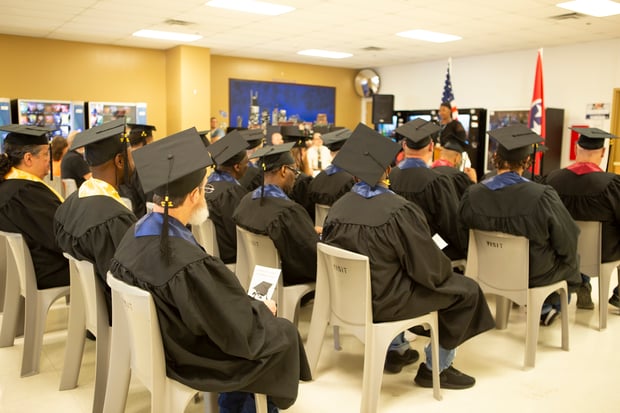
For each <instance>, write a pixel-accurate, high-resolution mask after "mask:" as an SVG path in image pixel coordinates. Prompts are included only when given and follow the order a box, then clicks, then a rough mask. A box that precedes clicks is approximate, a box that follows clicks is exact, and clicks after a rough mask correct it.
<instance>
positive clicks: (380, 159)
mask: <svg viewBox="0 0 620 413" xmlns="http://www.w3.org/2000/svg"><path fill="white" fill-rule="evenodd" d="M399 150H400V145H399V144H397V143H395V142H392V141H391V140H390V139H387V138H386V137H385V136H383V135H381V134H380V133H378V132H376V131H374V130H372V129H370V128H369V127H368V126H366V125H364V124H362V123H360V124H358V125H357V127H356V128H355V130H354V131H353V132H352V133H351V137H349V139H347V141H346V142H345V144H344V146H343V147H342V149H340V151H339V152H338V155H336V157H335V158H334V160H333V161H332V163H333V164H334V165H336V166H339V167H340V168H342V169H344V170H345V171H347V172H349V173H350V174H351V175H353V176H356V177H358V178H359V179H361V180H362V181H364V182H366V183H367V184H368V185H370V186H373V187H374V186H375V185H377V183H378V182H379V179H381V176H382V175H383V173H384V172H385V170H386V169H387V167H388V166H389V165H390V164H391V163H392V161H393V160H394V157H395V156H396V154H397V153H398V151H399Z"/></svg>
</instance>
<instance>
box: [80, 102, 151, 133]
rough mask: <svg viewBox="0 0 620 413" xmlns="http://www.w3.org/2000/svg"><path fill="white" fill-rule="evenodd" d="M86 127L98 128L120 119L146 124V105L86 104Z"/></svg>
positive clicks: (121, 103) (126, 103)
mask: <svg viewBox="0 0 620 413" xmlns="http://www.w3.org/2000/svg"><path fill="white" fill-rule="evenodd" d="M86 110H87V111H88V127H89V128H92V127H93V126H99V125H102V124H104V123H106V122H109V121H111V120H114V119H118V118H120V117H125V121H126V122H127V123H141V124H146V103H129V102H86Z"/></svg>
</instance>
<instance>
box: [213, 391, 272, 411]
mask: <svg viewBox="0 0 620 413" xmlns="http://www.w3.org/2000/svg"><path fill="white" fill-rule="evenodd" d="M217 404H218V406H219V408H220V413H256V403H255V402H254V393H245V392H241V391H232V392H228V393H220V395H219V397H218V399H217ZM267 407H268V408H267V411H268V412H269V413H278V408H277V407H276V406H275V405H274V404H273V403H271V400H269V398H267Z"/></svg>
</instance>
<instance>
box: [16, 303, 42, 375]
mask: <svg viewBox="0 0 620 413" xmlns="http://www.w3.org/2000/svg"><path fill="white" fill-rule="evenodd" d="M33 298H34V299H35V300H37V297H36V296H35V297H33ZM37 301H38V300H37ZM46 318H47V308H45V303H41V302H36V303H26V324H25V329H26V330H25V332H24V350H23V354H22V370H21V376H22V377H27V376H32V375H34V374H37V373H39V363H40V360H41V347H42V345H43V334H44V333H45V320H46Z"/></svg>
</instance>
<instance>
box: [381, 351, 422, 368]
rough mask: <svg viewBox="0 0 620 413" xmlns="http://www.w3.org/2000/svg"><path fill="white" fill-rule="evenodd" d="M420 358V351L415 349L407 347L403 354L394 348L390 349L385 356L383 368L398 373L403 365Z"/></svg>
mask: <svg viewBox="0 0 620 413" xmlns="http://www.w3.org/2000/svg"><path fill="white" fill-rule="evenodd" d="M419 358H420V353H418V352H417V351H416V350H414V349H411V348H408V349H407V351H405V352H404V353H403V354H400V353H399V352H398V351H396V350H390V351H388V352H387V355H386V356H385V365H384V366H383V368H384V370H385V371H386V372H387V373H393V374H396V373H400V371H401V370H402V369H403V367H405V366H407V365H409V364H413V363H415V362H416V361H418V359H419Z"/></svg>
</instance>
